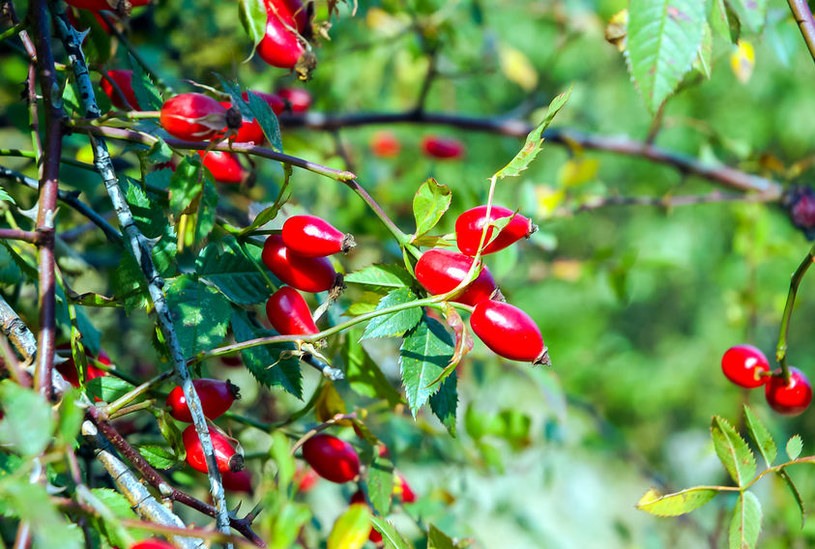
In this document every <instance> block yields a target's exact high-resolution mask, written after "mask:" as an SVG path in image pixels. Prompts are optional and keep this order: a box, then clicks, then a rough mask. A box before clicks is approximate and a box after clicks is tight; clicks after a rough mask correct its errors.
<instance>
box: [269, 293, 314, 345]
mask: <svg viewBox="0 0 815 549" xmlns="http://www.w3.org/2000/svg"><path fill="white" fill-rule="evenodd" d="M266 316H268V317H269V322H271V324H272V327H273V328H274V329H275V330H277V331H278V332H279V333H280V334H281V335H310V334H316V333H317V332H319V331H320V330H318V329H317V326H316V325H315V324H314V320H312V318H311V311H310V310H309V308H308V304H307V303H306V300H305V299H303V296H302V295H300V292H298V291H297V290H295V289H294V288H291V287H289V286H283V287H282V288H280V289H279V290H277V291H276V292H275V293H273V294H272V296H271V297H270V298H269V301H267V302H266Z"/></svg>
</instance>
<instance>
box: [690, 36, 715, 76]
mask: <svg viewBox="0 0 815 549" xmlns="http://www.w3.org/2000/svg"><path fill="white" fill-rule="evenodd" d="M693 68H694V69H695V70H697V71H698V72H700V73H701V74H703V75H704V76H705V78H707V79H708V80H710V75H711V71H712V70H713V31H712V30H710V25H708V24H707V23H705V25H704V32H703V33H702V43H701V44H700V45H699V52H698V55H697V56H696V59H695V60H694V62H693Z"/></svg>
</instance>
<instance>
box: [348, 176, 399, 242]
mask: <svg viewBox="0 0 815 549" xmlns="http://www.w3.org/2000/svg"><path fill="white" fill-rule="evenodd" d="M343 183H345V184H346V185H348V187H350V188H351V190H352V191H354V192H355V193H356V194H357V196H359V197H360V198H361V199H362V200H363V202H365V203H366V204H367V205H368V207H369V208H371V209H372V210H373V212H374V213H375V214H376V217H378V218H379V220H380V221H382V223H383V224H384V225H385V227H387V229H388V230H389V231H390V232H391V234H392V235H393V237H394V238H395V239H396V241H397V242H398V243H399V246H406V245H407V244H408V243H409V242H410V235H409V234H405V233H403V232H402V230H401V229H400V228H399V227H397V226H396V223H394V222H393V221H392V220H391V218H390V217H388V214H386V213H385V211H384V210H383V209H382V207H381V206H380V205H379V204H377V202H376V200H374V199H373V198H372V197H371V195H369V194H368V192H367V191H366V190H365V189H363V188H362V186H361V185H360V184H359V183H358V182H357V180H356V179H351V180H349V181H343Z"/></svg>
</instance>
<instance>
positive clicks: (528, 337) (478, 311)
mask: <svg viewBox="0 0 815 549" xmlns="http://www.w3.org/2000/svg"><path fill="white" fill-rule="evenodd" d="M470 326H471V327H472V329H473V332H475V335H477V336H478V337H479V338H480V339H481V341H483V342H484V344H485V345H486V346H487V347H489V348H490V349H492V351H493V352H494V353H495V354H497V355H499V356H502V357H504V358H508V359H509V360H519V361H531V362H536V363H537V362H541V361H542V360H544V355H545V351H546V347H545V346H544V345H543V337H542V336H541V333H540V330H539V329H538V326H537V325H536V324H535V322H534V321H533V320H532V318H530V316H529V315H528V314H526V313H525V312H523V311H522V310H521V309H519V308H518V307H515V306H514V305H510V304H509V303H501V302H500V301H482V302H480V303H479V304H477V305H476V306H475V309H474V310H473V314H472V315H471V316H470Z"/></svg>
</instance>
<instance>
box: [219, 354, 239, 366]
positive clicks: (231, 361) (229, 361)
mask: <svg viewBox="0 0 815 549" xmlns="http://www.w3.org/2000/svg"><path fill="white" fill-rule="evenodd" d="M221 364H223V365H224V366H226V367H227V368H237V367H238V366H243V359H242V358H241V354H240V353H235V354H234V355H226V356H222V357H221Z"/></svg>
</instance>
